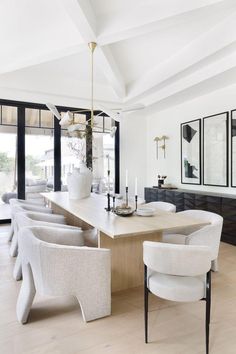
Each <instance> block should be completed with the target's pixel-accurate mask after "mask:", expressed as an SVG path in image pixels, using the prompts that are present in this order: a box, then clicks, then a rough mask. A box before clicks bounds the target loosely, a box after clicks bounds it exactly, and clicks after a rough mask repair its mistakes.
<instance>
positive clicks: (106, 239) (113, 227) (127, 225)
mask: <svg viewBox="0 0 236 354" xmlns="http://www.w3.org/2000/svg"><path fill="white" fill-rule="evenodd" d="M41 194H42V196H43V197H44V198H45V201H46V203H47V204H48V205H49V206H50V207H51V208H52V210H53V212H55V213H59V214H62V215H64V216H65V218H66V221H67V223H68V224H69V225H74V226H79V227H81V228H82V229H85V230H86V229H90V228H96V230H97V238H98V243H97V247H99V248H108V249H110V250H111V291H112V292H117V291H121V290H125V289H130V288H133V287H137V286H140V285H141V284H143V242H144V241H156V242H161V239H162V233H163V232H171V233H173V232H175V233H178V230H179V232H180V230H183V229H184V228H200V227H203V226H205V225H207V224H208V223H207V222H205V221H202V220H198V219H195V218H191V217H188V216H186V215H182V214H181V213H170V212H166V211H163V210H161V209H160V210H158V209H157V210H156V211H155V212H154V214H153V215H152V216H139V215H137V213H135V212H134V213H133V214H132V215H130V216H126V217H124V216H120V215H116V214H115V213H114V212H112V211H107V210H106V209H105V208H106V206H107V197H106V196H105V195H101V194H96V193H91V194H90V196H89V197H87V198H84V199H80V200H75V199H70V198H69V195H68V192H60V191H58V192H48V193H41ZM143 207H144V208H145V207H148V205H147V204H146V205H142V208H143Z"/></svg>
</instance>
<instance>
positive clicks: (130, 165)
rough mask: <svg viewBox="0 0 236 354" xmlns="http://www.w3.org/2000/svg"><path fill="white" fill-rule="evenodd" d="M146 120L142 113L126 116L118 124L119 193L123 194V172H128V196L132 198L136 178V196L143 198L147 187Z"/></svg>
mask: <svg viewBox="0 0 236 354" xmlns="http://www.w3.org/2000/svg"><path fill="white" fill-rule="evenodd" d="M146 132H147V127H146V118H145V114H144V113H143V111H138V112H135V113H132V114H131V113H130V114H126V116H125V117H123V119H122V120H121V123H120V180H121V183H120V186H121V188H120V193H121V194H125V170H126V169H127V170H128V176H129V177H128V180H129V195H130V196H134V181H135V177H136V176H137V178H138V195H139V196H140V197H143V192H144V187H145V186H146V185H147V180H146V171H147V161H146V160H147V159H146V156H147V139H146Z"/></svg>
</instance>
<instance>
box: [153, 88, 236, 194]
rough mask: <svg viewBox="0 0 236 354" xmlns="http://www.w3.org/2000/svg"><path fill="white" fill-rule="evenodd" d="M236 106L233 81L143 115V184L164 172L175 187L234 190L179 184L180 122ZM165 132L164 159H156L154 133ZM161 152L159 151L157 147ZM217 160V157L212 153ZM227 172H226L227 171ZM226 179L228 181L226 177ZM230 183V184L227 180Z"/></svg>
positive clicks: (235, 91)
mask: <svg viewBox="0 0 236 354" xmlns="http://www.w3.org/2000/svg"><path fill="white" fill-rule="evenodd" d="M231 109H236V85H234V86H230V87H228V88H225V89H223V90H219V91H215V92H213V93H212V94H208V95H206V96H202V97H198V98H197V99H194V100H192V101H189V102H186V103H184V104H181V105H179V106H176V107H173V108H171V109H169V110H165V111H161V112H157V113H155V114H152V115H151V116H150V117H148V119H147V175H146V185H147V186H153V185H156V184H157V178H156V176H157V174H166V175H167V176H168V179H167V182H168V183H172V184H174V185H176V186H177V187H179V188H186V189H193V190H204V191H214V192H226V193H234V194H235V193H236V189H235V188H230V187H228V188H225V187H212V186H203V185H200V186H199V185H198V186H197V185H187V184H181V183H180V181H181V165H180V124H181V123H183V122H187V121H190V120H193V119H198V118H203V117H205V116H208V115H212V114H216V113H220V112H223V111H230V110H231ZM161 135H167V136H168V137H169V140H167V151H166V159H164V158H160V159H158V160H157V159H156V145H155V142H154V141H153V140H154V138H155V137H156V136H161ZM159 154H160V155H161V154H162V151H159ZM216 163H217V157H216ZM229 175H230V174H229ZM229 182H230V181H229ZM229 185H230V184H229Z"/></svg>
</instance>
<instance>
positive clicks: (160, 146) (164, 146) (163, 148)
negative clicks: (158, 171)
mask: <svg viewBox="0 0 236 354" xmlns="http://www.w3.org/2000/svg"><path fill="white" fill-rule="evenodd" d="M167 139H169V138H168V136H166V135H162V136H156V137H155V139H154V141H155V142H156V157H157V160H158V155H159V154H158V149H162V150H163V156H164V159H165V158H166V140H167ZM161 141H163V144H162V145H159V142H161Z"/></svg>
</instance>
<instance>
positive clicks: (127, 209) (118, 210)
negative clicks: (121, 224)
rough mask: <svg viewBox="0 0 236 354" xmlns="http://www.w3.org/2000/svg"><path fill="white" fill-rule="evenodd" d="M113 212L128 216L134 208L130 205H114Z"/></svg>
mask: <svg viewBox="0 0 236 354" xmlns="http://www.w3.org/2000/svg"><path fill="white" fill-rule="evenodd" d="M114 213H115V214H116V215H119V216H130V215H132V214H133V213H134V209H132V208H131V207H120V206H118V207H116V208H115V209H114Z"/></svg>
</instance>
